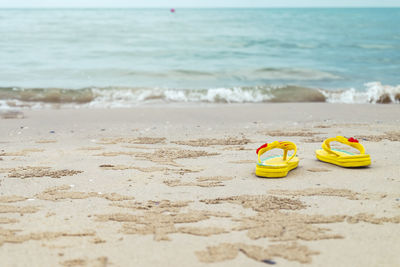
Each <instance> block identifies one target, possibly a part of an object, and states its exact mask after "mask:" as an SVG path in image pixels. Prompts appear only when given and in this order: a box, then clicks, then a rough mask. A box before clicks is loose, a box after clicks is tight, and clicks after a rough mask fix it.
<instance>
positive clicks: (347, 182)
mask: <svg viewBox="0 0 400 267" xmlns="http://www.w3.org/2000/svg"><path fill="white" fill-rule="evenodd" d="M18 114H20V115H19V116H7V114H3V115H2V116H1V117H2V118H0V262H1V266H245V265H246V266H265V265H273V264H276V265H277V266H300V265H303V264H307V265H310V266H399V265H400V225H399V224H400V167H399V162H400V153H399V150H400V121H399V119H400V108H399V106H398V105H339V104H267V105H263V104H259V105H204V106H200V105H197V106H190V105H189V106H174V107H173V106H164V107H160V106H158V107H156V106H141V107H137V108H134V109H121V110H119V109H113V110H109V109H98V110H87V109H82V110H65V109H60V110H26V111H23V114H22V113H18ZM335 135H344V136H348V137H350V136H354V137H356V138H359V139H360V141H361V142H362V143H363V144H364V145H365V147H366V150H367V152H369V153H370V154H371V156H372V165H371V167H369V168H362V169H344V168H340V167H337V166H334V165H329V164H325V163H322V162H319V161H317V160H316V159H315V157H314V150H315V149H318V148H319V147H320V142H321V141H322V140H323V139H324V138H326V137H329V136H335ZM274 140H290V141H294V142H296V143H297V145H298V149H299V151H298V155H299V157H300V166H299V168H297V169H296V170H294V171H292V172H290V174H289V175H288V176H287V177H286V178H282V179H260V178H257V177H256V176H255V175H254V174H253V173H254V169H255V162H256V154H255V150H256V148H257V147H258V146H259V145H261V144H263V143H264V142H271V141H274Z"/></svg>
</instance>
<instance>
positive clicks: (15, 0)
mask: <svg viewBox="0 0 400 267" xmlns="http://www.w3.org/2000/svg"><path fill="white" fill-rule="evenodd" d="M373 6H376V7H390V6H397V7H400V0H168V1H167V0H147V1H143V0H0V8H12V7H15V8H23V7H37V8H40V7H98V8H102V7H175V8H179V7H373Z"/></svg>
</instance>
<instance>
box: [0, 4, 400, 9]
mask: <svg viewBox="0 0 400 267" xmlns="http://www.w3.org/2000/svg"><path fill="white" fill-rule="evenodd" d="M164 8H175V9H177V8H180V9H218V8H235V9H236V8H245V9H252V8H264V9H268V8H270V9H278V8H287V9H291V8H326V9H329V8H343V9H346V8H347V9H351V8H400V5H398V6H290V7H288V6H270V7H268V6H226V7H225V6H216V7H206V6H204V7H200V6H197V7H188V6H175V7H174V6H159V7H134V6H117V7H111V6H110V7H107V6H103V7H92V6H82V7H79V6H71V7H68V6H60V7H54V6H41V7H33V6H26V7H1V6H0V9H164Z"/></svg>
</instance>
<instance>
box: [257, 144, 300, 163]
mask: <svg viewBox="0 0 400 267" xmlns="http://www.w3.org/2000/svg"><path fill="white" fill-rule="evenodd" d="M274 148H280V149H283V160H285V161H286V162H288V161H290V160H292V159H293V158H294V157H295V156H296V153H297V146H296V145H295V144H294V143H292V142H288V141H284V142H282V141H275V142H272V143H270V144H268V143H266V144H264V145H262V146H260V147H259V148H258V149H257V155H258V163H261V159H260V157H261V155H262V154H264V153H265V152H267V151H269V150H271V149H274ZM289 150H294V152H293V154H292V155H291V156H290V157H289V158H287V152H288V151H289Z"/></svg>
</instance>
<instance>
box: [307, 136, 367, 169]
mask: <svg viewBox="0 0 400 267" xmlns="http://www.w3.org/2000/svg"><path fill="white" fill-rule="evenodd" d="M330 142H339V143H342V144H345V145H348V146H351V147H354V148H355V149H357V150H358V151H360V154H354V153H352V152H349V151H345V150H341V149H333V148H331V146H330ZM315 155H316V156H317V159H319V160H320V161H324V162H328V163H332V164H335V165H338V166H341V167H364V166H368V165H370V164H371V157H370V156H369V155H368V154H365V148H364V147H363V145H361V144H360V143H359V142H358V140H357V139H355V138H353V137H350V138H346V137H343V136H336V137H332V138H328V139H326V140H325V141H324V142H323V143H322V149H318V150H316V151H315Z"/></svg>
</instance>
